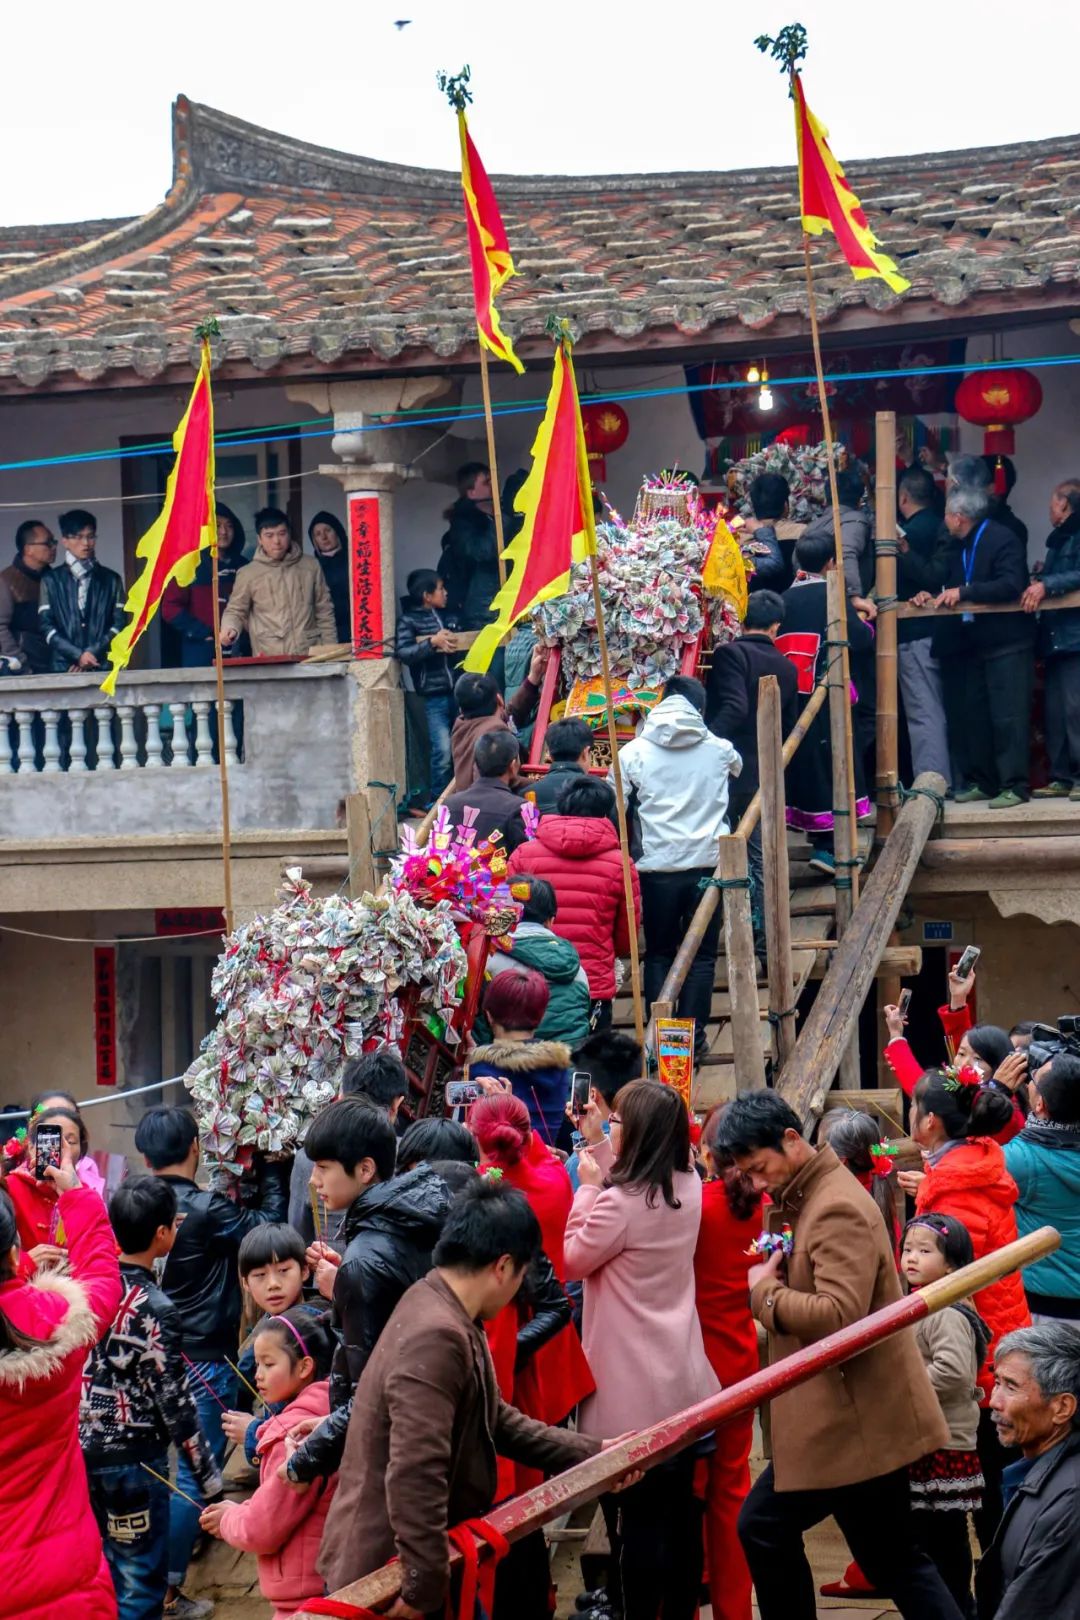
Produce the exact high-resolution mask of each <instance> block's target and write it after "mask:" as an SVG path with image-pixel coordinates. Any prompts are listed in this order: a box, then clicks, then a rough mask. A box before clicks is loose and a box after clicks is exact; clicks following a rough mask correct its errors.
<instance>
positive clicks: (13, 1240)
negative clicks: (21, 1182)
mask: <svg viewBox="0 0 1080 1620" xmlns="http://www.w3.org/2000/svg"><path fill="white" fill-rule="evenodd" d="M45 1174H46V1176H47V1177H48V1179H49V1181H50V1182H51V1183H52V1185H53V1188H54V1190H55V1191H56V1193H57V1195H58V1209H59V1214H60V1219H61V1220H62V1221H63V1224H64V1231H65V1233H66V1235H67V1250H68V1256H69V1260H70V1266H71V1270H70V1273H69V1275H67V1276H64V1277H60V1276H57V1275H55V1274H54V1273H50V1272H47V1271H44V1270H42V1271H40V1272H39V1273H38V1274H37V1275H36V1276H35V1277H34V1278H33V1279H32V1280H30V1281H22V1280H20V1278H19V1276H18V1260H19V1245H18V1235H17V1231H16V1225H15V1217H14V1214H13V1212H12V1208H11V1205H10V1203H9V1202H8V1200H7V1198H5V1197H4V1196H3V1195H2V1194H0V1549H2V1551H0V1617H3V1620H116V1597H115V1594H114V1592H113V1584H112V1578H111V1576H110V1575H109V1570H108V1566H107V1564H106V1563H105V1558H104V1554H103V1553H102V1550H101V1536H100V1534H99V1532H98V1527H97V1524H96V1522H95V1520H94V1515H93V1512H92V1510H91V1507H90V1493H89V1490H88V1487H87V1483H86V1472H85V1469H84V1467H83V1462H82V1454H81V1452H80V1450H79V1396H80V1393H81V1388H82V1370H83V1364H84V1362H85V1361H86V1353H87V1351H88V1350H89V1348H90V1346H91V1345H93V1344H96V1343H97V1340H98V1339H99V1338H100V1337H101V1335H102V1334H103V1333H104V1332H105V1330H106V1328H108V1326H109V1325H110V1323H111V1322H112V1320H113V1317H114V1316H115V1314H116V1311H117V1308H118V1306H119V1304H120V1268H119V1265H118V1264H117V1259H116V1239H115V1238H114V1237H113V1232H112V1228H111V1226H110V1225H109V1217H108V1215H107V1214H106V1212H105V1205H104V1204H103V1203H102V1201H101V1199H100V1198H99V1197H98V1195H97V1193H95V1192H91V1191H90V1189H89V1188H87V1187H81V1186H80V1185H79V1181H78V1177H77V1176H76V1174H75V1171H74V1169H73V1161H72V1155H71V1152H70V1150H68V1149H65V1152H64V1159H63V1164H62V1166H61V1168H60V1169H59V1170H57V1169H55V1168H50V1169H48V1170H46V1172H45Z"/></svg>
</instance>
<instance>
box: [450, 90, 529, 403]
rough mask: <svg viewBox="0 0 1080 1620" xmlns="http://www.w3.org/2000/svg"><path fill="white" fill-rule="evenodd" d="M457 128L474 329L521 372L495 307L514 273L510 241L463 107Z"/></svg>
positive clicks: (483, 340) (496, 354)
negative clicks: (459, 141) (471, 280)
mask: <svg viewBox="0 0 1080 1620" xmlns="http://www.w3.org/2000/svg"><path fill="white" fill-rule="evenodd" d="M458 131H459V133H460V135H461V189H462V191H463V192H464V193H465V224H466V227H467V229H468V233H469V258H470V260H471V261H472V279H473V300H474V302H475V304H476V329H477V332H478V333H479V336H480V342H481V343H482V344H484V346H485V348H488V349H490V350H491V352H492V354H493V355H495V356H496V358H497V359H499V360H506V361H508V362H509V364H510V365H512V366H513V368H514V370H515V371H524V370H525V367H524V366H523V365H522V363H521V361H520V360H519V359H518V357H517V355H516V354H515V353H514V346H513V344H512V343H511V342H510V339H509V338H508V337H507V335H506V333H505V332H504V331H503V329H502V326H501V325H500V324H499V312H498V310H497V309H496V308H495V298H496V295H497V294H498V293H499V292H501V290H502V288H503V286H504V285H505V284H506V282H508V281H509V280H510V277H511V276H513V275H516V274H517V272H516V270H515V269H514V261H513V259H512V258H511V257H510V244H509V242H508V241H507V238H506V231H505V229H504V227H503V222H502V215H501V214H500V213H499V205H498V203H497V202H496V201H495V193H494V192H493V191H492V189H491V181H490V180H489V179H488V177H487V170H486V169H485V168H484V165H483V164H482V163H481V161H480V154H479V152H478V151H477V150H476V147H475V146H474V145H473V141H472V136H471V135H470V134H469V126H468V124H467V123H466V122H465V112H464V109H463V108H460V107H459V108H458Z"/></svg>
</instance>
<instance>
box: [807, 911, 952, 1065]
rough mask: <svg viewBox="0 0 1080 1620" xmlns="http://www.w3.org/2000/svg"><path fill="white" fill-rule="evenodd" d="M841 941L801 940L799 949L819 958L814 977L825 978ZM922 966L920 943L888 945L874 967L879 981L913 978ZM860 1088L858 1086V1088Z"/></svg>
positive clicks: (813, 970)
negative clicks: (814, 952) (812, 953)
mask: <svg viewBox="0 0 1080 1620" xmlns="http://www.w3.org/2000/svg"><path fill="white" fill-rule="evenodd" d="M839 945H840V941H839V940H837V939H819V940H807V941H806V943H805V944H804V943H803V941H802V940H800V941H799V950H800V951H805V950H811V949H813V950H815V951H816V952H817V959H816V961H815V962H814V966H813V968H812V969H811V972H810V977H811V978H812V979H823V978H824V977H825V975H826V973H827V972H828V970H829V965H830V963H832V962H833V961H835V959H836V952H837V950H838V948H839ZM921 967H922V949H921V947H920V946H918V945H886V947H885V949H884V950H883V951H882V953H881V961H880V962H879V963H878V964H877V966H876V967H875V968H874V978H875V979H877V980H879V981H888V980H891V979H913V978H914V977H915V975H916V974H917V973H918V972H919V970H920V969H921ZM856 1089H858V1088H856Z"/></svg>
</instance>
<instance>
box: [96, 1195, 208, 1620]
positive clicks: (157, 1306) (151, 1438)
mask: <svg viewBox="0 0 1080 1620" xmlns="http://www.w3.org/2000/svg"><path fill="white" fill-rule="evenodd" d="M176 1208H177V1206H176V1194H175V1192H174V1191H173V1189H172V1188H171V1187H170V1186H169V1184H168V1183H167V1182H165V1181H160V1180H158V1178H157V1177H156V1176H129V1178H128V1179H127V1180H126V1181H125V1182H124V1183H123V1184H122V1185H121V1186H120V1187H118V1188H117V1190H116V1192H115V1193H114V1194H113V1196H112V1200H111V1202H110V1204H109V1219H110V1220H111V1222H112V1227H113V1231H114V1232H115V1233H116V1241H117V1243H118V1244H119V1245H120V1250H121V1253H120V1275H121V1278H122V1281H123V1285H124V1294H123V1298H122V1299H121V1301H120V1308H119V1310H118V1311H117V1313H116V1318H115V1320H114V1322H113V1324H112V1327H111V1328H110V1329H109V1331H108V1333H107V1334H106V1335H105V1337H104V1338H103V1339H102V1340H101V1342H100V1344H98V1345H96V1346H95V1348H94V1349H93V1350H92V1351H91V1352H90V1356H89V1359H88V1361H87V1363H86V1369H85V1372H84V1374H83V1394H82V1404H81V1407H80V1411H79V1442H80V1445H81V1447H82V1452H83V1456H84V1457H85V1459H86V1471H87V1475H88V1478H89V1481H90V1501H91V1503H92V1505H93V1509H94V1514H95V1516H96V1518H97V1521H98V1525H99V1527H100V1530H101V1539H102V1541H103V1542H104V1545H105V1557H106V1559H107V1560H108V1564H109V1569H110V1571H111V1572H112V1577H113V1583H114V1585H115V1587H116V1596H117V1604H118V1613H119V1620H146V1616H148V1615H159V1614H161V1612H162V1605H163V1604H164V1602H165V1590H166V1586H167V1584H168V1575H169V1498H170V1493H169V1489H168V1487H167V1485H165V1484H164V1483H162V1482H161V1481H160V1480H157V1479H155V1478H154V1476H153V1474H149V1473H147V1471H146V1468H144V1467H143V1466H142V1464H143V1463H146V1464H147V1467H149V1468H152V1469H153V1470H154V1472H155V1473H157V1474H160V1475H162V1476H163V1479H168V1476H169V1455H168V1453H169V1443H170V1441H171V1442H172V1443H173V1444H174V1445H175V1446H176V1447H177V1449H178V1450H179V1451H180V1452H181V1454H182V1455H183V1456H184V1457H185V1458H186V1460H187V1464H188V1467H189V1469H190V1471H191V1473H192V1475H193V1476H194V1478H195V1479H196V1480H197V1481H198V1486H199V1489H200V1491H201V1492H202V1495H203V1497H204V1499H205V1500H207V1501H209V1500H211V1499H213V1498H216V1497H220V1495H221V1491H222V1482H221V1475H220V1473H219V1472H218V1468H217V1464H216V1463H215V1461H214V1458H213V1454H212V1453H211V1451H210V1447H209V1445H208V1444H207V1440H206V1437H205V1435H204V1434H203V1432H202V1428H201V1426H200V1423H199V1414H198V1410H197V1408H196V1406H195V1402H194V1400H193V1399H192V1395H191V1391H190V1389H189V1388H188V1377H187V1367H186V1366H185V1364H184V1360H183V1357H182V1356H181V1353H180V1315H179V1312H178V1311H177V1309H176V1306H175V1305H174V1304H173V1303H172V1301H171V1300H170V1299H169V1298H168V1297H167V1296H166V1295H165V1294H164V1293H163V1292H162V1291H161V1289H160V1288H159V1287H158V1286H157V1283H156V1282H155V1281H154V1273H153V1269H152V1268H153V1265H154V1262H155V1260H160V1259H161V1258H162V1257H163V1256H164V1255H167V1254H168V1253H169V1251H170V1250H171V1249H172V1246H173V1244H174V1243H175V1241H176V1233H177V1213H176ZM183 1605H188V1607H187V1608H186V1609H185V1608H184V1607H183ZM176 1612H177V1613H180V1614H186V1615H188V1616H189V1617H191V1620H194V1617H195V1616H198V1615H199V1614H207V1613H209V1606H207V1605H205V1604H201V1603H197V1602H193V1601H192V1600H190V1599H187V1598H184V1599H183V1600H182V1604H178V1605H177V1609H176Z"/></svg>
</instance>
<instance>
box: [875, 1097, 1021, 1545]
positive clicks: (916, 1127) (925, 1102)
mask: <svg viewBox="0 0 1080 1620" xmlns="http://www.w3.org/2000/svg"><path fill="white" fill-rule="evenodd" d="M967 1072H969V1071H963V1070H961V1071H960V1072H959V1076H958V1077H954V1076H952V1075H950V1074H943V1073H941V1072H940V1071H939V1070H936V1069H928V1070H927V1072H926V1073H925V1074H924V1075H923V1077H922V1079H921V1080H920V1081H919V1083H918V1085H917V1086H916V1087H915V1094H914V1099H913V1107H912V1111H911V1134H912V1136H913V1137H914V1139H915V1141H916V1142H918V1144H919V1146H920V1147H921V1148H922V1150H923V1156H924V1160H925V1165H926V1168H925V1170H923V1171H918V1170H908V1171H901V1173H900V1175H899V1176H898V1177H897V1180H898V1181H899V1183H900V1185H901V1187H903V1189H904V1191H905V1192H909V1193H914V1195H915V1213H916V1215H930V1214H934V1213H937V1214H941V1215H954V1216H955V1217H956V1219H957V1220H958V1221H962V1222H963V1223H964V1225H965V1226H966V1227H967V1229H968V1231H969V1232H970V1234H971V1242H972V1245H973V1247H974V1250H975V1258H976V1260H981V1259H982V1257H983V1256H984V1255H986V1254H993V1252H994V1250H995V1249H1000V1248H1003V1247H1004V1245H1005V1244H1006V1243H1015V1241H1016V1236H1017V1232H1016V1213H1015V1208H1014V1206H1015V1204H1016V1199H1017V1186H1016V1182H1015V1181H1014V1180H1013V1178H1012V1176H1011V1175H1010V1174H1009V1172H1008V1170H1007V1169H1006V1166H1005V1155H1004V1153H1003V1152H1002V1151H1001V1148H1000V1147H999V1146H998V1144H997V1142H995V1141H992V1140H991V1138H992V1136H993V1134H994V1132H996V1131H1001V1130H1002V1129H1003V1128H1004V1127H1005V1126H1006V1125H1007V1124H1008V1122H1009V1119H1010V1117H1011V1114H1012V1109H1013V1101H1012V1099H1011V1098H1010V1097H1009V1096H1008V1095H1007V1094H1006V1093H1005V1092H1003V1091H1001V1090H995V1089H994V1088H993V1087H992V1086H991V1085H980V1084H978V1083H975V1084H971V1083H968V1082H967V1081H966V1079H965V1075H966V1073H967ZM971 1304H972V1307H973V1308H974V1309H975V1310H976V1311H977V1312H978V1313H979V1315H980V1316H981V1317H982V1319H983V1321H984V1322H985V1323H986V1325H987V1327H988V1328H989V1329H990V1334H991V1340H990V1348H989V1351H988V1353H987V1357H986V1360H985V1362H984V1363H983V1369H982V1371H981V1372H980V1374H979V1380H978V1382H979V1388H980V1390H981V1392H982V1395H981V1401H980V1406H981V1412H980V1415H979V1435H978V1451H979V1457H980V1459H981V1461H982V1465H983V1475H984V1477H985V1480H986V1489H985V1491H984V1492H983V1506H982V1510H981V1512H979V1513H976V1514H975V1515H974V1517H975V1529H976V1532H977V1534H978V1537H979V1544H980V1546H981V1547H982V1549H983V1551H984V1552H985V1551H986V1548H987V1547H988V1546H989V1543H990V1541H991V1539H992V1538H993V1534H994V1531H995V1530H996V1528H997V1524H998V1521H999V1519H1000V1518H1001V1511H1002V1501H1001V1473H1002V1469H1003V1468H1004V1466H1005V1464H1006V1463H1007V1462H1009V1461H1010V1460H1012V1459H1011V1457H1010V1454H1009V1453H1008V1452H1006V1451H1005V1450H1004V1448H1003V1447H1002V1445H1001V1442H1000V1441H999V1440H998V1437H997V1430H996V1428H995V1426H994V1424H993V1421H992V1418H991V1413H990V1408H989V1405H988V1404H987V1403H988V1402H989V1399H990V1391H991V1389H992V1388H993V1383H994V1377H993V1371H992V1368H993V1364H994V1347H995V1346H996V1344H997V1342H998V1340H999V1339H1000V1338H1002V1337H1003V1336H1004V1335H1005V1334H1006V1333H1012V1332H1013V1330H1014V1329H1015V1328H1022V1327H1027V1326H1028V1324H1029V1323H1030V1321H1031V1315H1030V1312H1029V1311H1028V1306H1027V1300H1026V1299H1025V1297H1024V1285H1023V1283H1022V1282H1021V1280H1020V1273H1019V1272H1017V1271H1014V1272H1012V1273H1010V1275H1009V1276H1007V1277H1001V1278H999V1279H998V1281H997V1282H994V1283H991V1284H990V1286H989V1287H988V1288H982V1289H980V1290H979V1292H978V1293H977V1294H974V1295H973V1296H972V1300H971Z"/></svg>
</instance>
